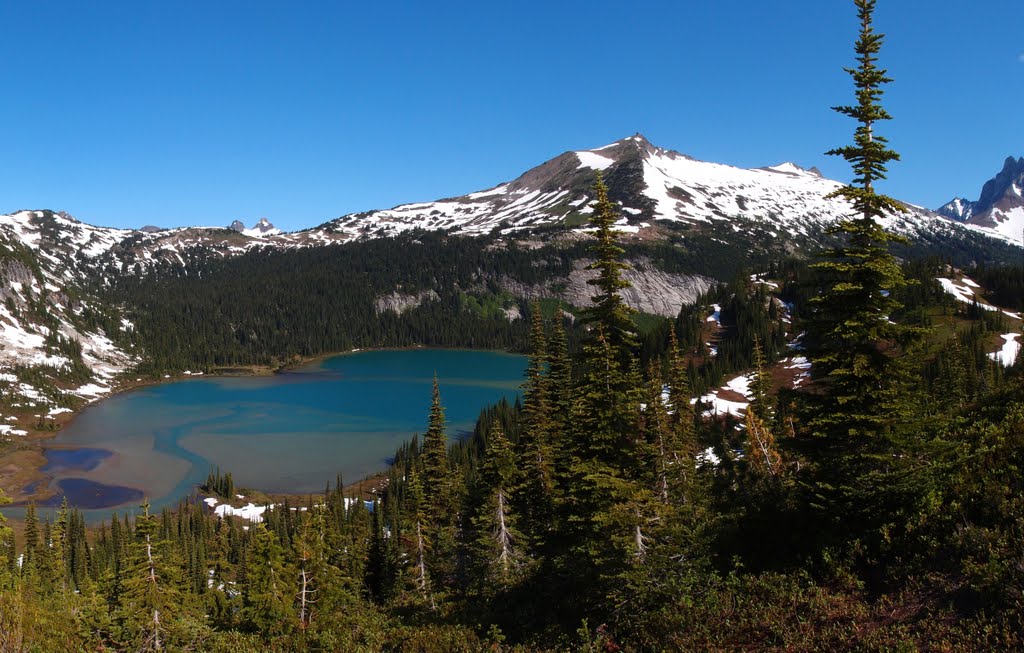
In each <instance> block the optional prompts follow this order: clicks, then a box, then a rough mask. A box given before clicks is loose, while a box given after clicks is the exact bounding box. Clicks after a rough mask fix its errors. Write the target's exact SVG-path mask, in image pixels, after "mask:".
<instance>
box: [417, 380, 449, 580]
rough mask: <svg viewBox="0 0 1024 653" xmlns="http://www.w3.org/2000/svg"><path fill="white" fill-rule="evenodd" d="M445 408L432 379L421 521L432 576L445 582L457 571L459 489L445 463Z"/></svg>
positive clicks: (424, 445)
mask: <svg viewBox="0 0 1024 653" xmlns="http://www.w3.org/2000/svg"><path fill="white" fill-rule="evenodd" d="M445 428H446V425H445V418H444V408H443V407H442V406H441V392H440V390H439V388H438V382H437V377H436V376H435V377H434V386H433V393H432V398H431V403H430V418H429V422H428V426H427V432H426V434H425V435H424V436H423V452H422V458H423V520H422V522H421V526H422V528H423V529H424V531H425V532H424V534H423V535H424V536H425V539H424V540H423V542H424V543H426V558H427V561H428V563H429V566H430V569H431V573H432V574H433V575H434V576H435V577H437V578H439V579H447V578H449V577H451V576H452V575H453V574H454V573H455V569H456V563H457V560H456V520H457V518H458V515H457V512H458V496H457V494H458V489H457V487H456V481H457V480H458V479H457V477H456V475H455V474H453V473H452V470H451V467H450V465H449V461H448V437H447V435H446V434H445Z"/></svg>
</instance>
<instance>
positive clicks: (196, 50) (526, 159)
mask: <svg viewBox="0 0 1024 653" xmlns="http://www.w3.org/2000/svg"><path fill="white" fill-rule="evenodd" d="M875 22H876V26H877V28H878V29H879V30H880V31H882V32H885V33H886V34H887V41H886V44H885V46H884V48H883V51H882V55H881V58H882V64H883V65H884V66H886V67H888V68H889V71H890V74H891V76H892V77H893V78H894V79H895V83H894V84H892V85H891V86H890V87H889V90H888V92H887V95H886V97H885V100H884V103H885V105H886V107H887V108H888V109H889V110H890V111H891V113H893V114H894V116H895V120H894V121H892V122H891V123H888V124H887V125H885V126H884V127H883V128H882V130H881V132H882V133H883V134H885V135H888V136H889V137H890V139H891V142H892V145H893V147H894V148H895V149H896V150H897V151H899V152H900V153H901V154H902V155H903V161H902V162H900V163H896V164H893V165H892V166H891V168H890V179H889V181H888V182H887V183H886V184H885V186H884V187H883V190H885V191H886V192H888V193H889V194H891V195H894V196H897V197H899V198H901V199H904V200H907V201H910V202H913V203H916V204H922V205H925V206H928V207H932V208H934V207H935V206H937V205H939V204H941V203H943V202H945V201H946V200H947V199H949V198H950V197H952V196H953V195H955V194H961V195H966V196H968V198H970V199H976V198H977V194H978V192H979V191H980V185H981V183H982V182H984V181H985V180H986V179H988V178H989V177H991V176H992V175H993V174H994V173H995V172H996V171H997V170H998V169H999V167H1000V166H1001V165H1002V162H1003V160H1004V158H1005V157H1006V156H1008V155H1010V154H1013V155H1014V156H1022V155H1024V131H1022V129H1021V126H1022V123H1021V112H1022V110H1024V109H1022V107H1024V30H1022V29H1021V25H1022V24H1024V6H1022V5H1021V2H1020V0H975V1H974V2H965V1H962V0H931V1H925V0H880V2H879V7H878V11H877V13H876V21H875ZM0 25H3V33H2V35H0V62H2V65H0V80H2V89H3V96H2V99H0V212H9V211H13V210H16V209H21V208H52V209H64V210H67V211H69V212H71V213H72V214H74V215H75V216H77V217H78V218H79V219H81V220H84V221H87V222H91V223H94V224H101V225H110V226H136V227H137V226H142V225H144V224H157V225H161V226H174V225H184V224H205V225H226V224H228V223H229V222H231V221H232V220H234V219H241V220H243V221H245V222H246V223H247V224H251V223H252V222H254V221H255V220H256V219H258V218H259V217H264V216H265V217H267V218H269V219H270V220H271V221H272V222H274V223H275V224H277V225H278V226H280V227H282V228H286V229H299V228H303V227H308V226H313V225H315V224H319V223H320V222H323V221H325V220H328V219H331V218H333V217H337V216H339V215H342V214H345V213H350V212H354V211H362V210H368V209H373V208H388V207H391V206H394V205H396V204H400V203H404V202H410V201H424V200H431V199H436V198H440V197H446V196H453V195H461V194H463V193H466V192H470V191H474V190H479V189H482V188H486V187H490V186H492V185H495V184H497V183H499V182H502V181H507V180H509V179H511V178H514V177H515V176H517V175H518V174H519V173H521V172H523V171H524V170H526V169H528V168H529V167H532V166H533V165H536V164H539V163H541V162H543V161H544V160H546V159H548V158H550V157H552V156H555V155H557V154H559V153H561V152H563V151H565V150H571V149H587V148H593V147H598V146H600V145H604V144H606V143H608V142H611V141H613V140H616V139H618V138H622V137H625V136H628V135H631V134H633V133H634V132H638V131H639V132H642V133H644V134H645V135H646V136H647V137H648V138H649V139H650V140H651V141H652V142H654V143H655V144H656V145H660V146H662V147H666V148H671V149H676V150H679V151H681V152H684V153H687V154H690V155H691V156H694V157H697V158H700V159H705V160H711V161H717V162H722V163H729V164H733V165H739V166H744V167H753V166H761V165H770V164H774V163H778V162H781V161H785V160H790V161H794V162H796V163H799V164H801V165H805V166H812V165H816V166H818V167H819V168H821V169H822V170H823V171H824V172H825V173H826V174H827V175H828V176H830V177H833V178H837V179H840V180H847V179H848V178H849V177H850V173H849V170H848V168H847V167H846V165H845V164H844V163H843V162H842V161H841V160H839V159H836V158H830V157H825V156H823V155H822V152H824V151H825V150H827V149H829V148H831V147H833V146H837V145H843V144H845V143H847V142H848V141H849V140H850V134H851V132H852V129H853V124H852V122H851V121H850V120H849V119H847V118H844V117H842V116H839V115H838V114H834V113H832V112H831V111H830V110H829V107H830V106H832V105H834V104H840V103H847V102H849V101H851V99H852V86H851V83H850V80H849V78H848V76H847V75H846V74H845V73H843V72H842V70H841V68H842V66H844V65H851V64H852V57H853V54H852V42H853V39H854V37H855V32H856V22H855V15H854V9H853V5H852V2H846V1H843V0H789V1H787V2H764V1H763V0H756V1H755V0H733V1H732V2H696V1H678V0H664V1H662V2H643V1H641V0H633V1H631V2H622V1H621V0H620V1H616V2H604V1H602V0H592V1H589V2H575V1H562V0H547V1H545V2H520V3H492V2H480V1H479V0H475V1H473V2H464V3H449V2H430V3H427V2H393V1H392V2H311V1H301V2H281V1H275V2H252V1H247V2H230V1H226V0H216V1H213V2H196V1H192V2H190V1H185V2H138V1H137V0H133V1H132V2H104V1H101V0H97V1H96V2H80V1H75V2H45V3H43V2H38V3H37V2H9V3H3V4H2V5H0Z"/></svg>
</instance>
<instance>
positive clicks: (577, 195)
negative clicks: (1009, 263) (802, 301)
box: [311, 134, 962, 239]
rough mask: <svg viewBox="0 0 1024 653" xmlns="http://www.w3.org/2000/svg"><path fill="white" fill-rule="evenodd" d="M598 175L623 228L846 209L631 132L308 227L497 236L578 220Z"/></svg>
mask: <svg viewBox="0 0 1024 653" xmlns="http://www.w3.org/2000/svg"><path fill="white" fill-rule="evenodd" d="M597 172H601V174H602V176H603V178H604V180H605V182H606V183H607V185H608V187H609V195H610V197H611V198H612V199H613V200H615V201H617V202H618V203H619V205H620V210H621V212H622V216H623V217H622V220H621V221H620V228H621V229H622V230H623V231H626V232H629V233H638V232H640V231H642V230H655V231H656V228H657V227H658V226H659V225H662V226H665V225H672V224H676V225H691V226H698V227H699V226H700V225H701V224H705V225H707V224H716V223H717V224H728V223H735V224H733V228H734V229H737V230H739V229H740V228H741V226H740V224H739V223H741V222H748V223H749V222H756V223H759V224H761V225H763V226H765V227H767V228H768V233H769V234H770V235H771V236H773V237H786V236H787V235H788V236H792V235H805V236H806V235H813V234H820V233H821V232H822V230H823V227H824V226H825V225H827V224H829V223H833V222H835V221H837V220H839V219H841V218H843V217H846V216H847V215H848V214H849V213H850V206H849V204H848V203H847V202H846V201H845V200H842V199H837V198H829V197H828V195H829V194H830V193H831V192H833V191H834V190H836V189H837V188H839V187H840V186H842V184H840V183H839V182H837V181H833V180H830V179H826V178H825V177H823V176H822V175H821V173H820V172H818V171H817V170H816V169H813V168H812V169H804V168H802V167H800V166H798V165H796V164H794V163H789V162H786V163H781V164H778V165H773V166H766V167H761V168H753V169H745V168H738V167H734V166H729V165H723V164H719V163H710V162H706V161H699V160H697V159H694V158H692V157H689V156H687V155H685V154H681V153H679V152H675V151H673V150H666V149H663V148H660V147H656V146H655V145H653V144H651V143H650V142H649V141H648V140H647V139H646V138H644V137H643V136H642V135H640V134H636V135H634V136H631V137H629V138H624V139H622V140H619V141H616V142H614V143H611V144H609V145H605V146H603V147H599V148H596V149H592V150H580V151H573V152H566V153H564V154H562V155H560V156H558V157H555V158H554V159H551V160H550V161H547V162H546V163H543V164H541V165H539V166H537V167H536V168H533V169H532V170H529V171H527V172H526V173H524V174H523V175H521V176H520V177H518V178H517V179H515V180H513V181H510V182H507V183H503V184H500V185H498V186H495V187H494V188H490V189H487V190H483V191H479V192H475V193H470V194H468V195H464V196H462V197H456V198H449V199H444V200H439V201H436V202H425V203H417V204H405V205H401V206H397V207H395V208H393V209H388V210H382V211H370V212H366V213H356V214H352V215H347V216H343V217H340V218H338V219H336V220H332V221H331V222H328V223H326V224H324V225H321V226H320V227H318V228H316V229H314V230H311V231H320V232H322V233H325V234H330V235H334V236H337V235H342V234H343V235H344V236H345V237H346V238H350V239H354V238H370V237H377V236H387V235H393V234H397V233H401V232H403V231H408V230H411V229H416V228H425V229H448V230H452V231H454V232H455V233H460V234H482V233H488V232H490V231H492V230H494V229H499V230H500V231H501V232H503V233H509V232H514V231H520V230H526V229H532V228H535V227H540V226H546V225H552V224H564V225H567V226H570V227H571V226H577V225H581V224H583V223H584V222H585V221H586V216H587V214H589V213H590V212H591V211H592V208H591V206H590V203H591V201H592V200H593V197H592V190H591V188H592V186H593V183H594V180H595V178H596V174H597ZM907 209H908V210H907V212H906V213H904V214H901V215H899V216H896V219H895V220H894V223H893V228H894V229H895V230H897V231H900V232H902V233H905V234H907V235H909V236H911V237H914V236H915V235H924V234H928V235H931V236H934V235H935V233H936V232H943V233H948V234H956V233H962V228H961V227H960V226H959V225H956V224H955V223H954V222H952V221H950V220H946V219H944V218H943V217H942V216H940V215H938V214H936V213H933V212H931V211H928V210H926V209H923V208H920V207H914V206H910V205H907Z"/></svg>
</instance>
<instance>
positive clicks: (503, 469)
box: [473, 422, 523, 588]
mask: <svg viewBox="0 0 1024 653" xmlns="http://www.w3.org/2000/svg"><path fill="white" fill-rule="evenodd" d="M515 476H516V458H515V455H514V454H513V452H512V446H511V445H510V444H509V441H508V439H507V438H506V437H505V432H504V431H503V430H502V428H501V423H500V422H495V423H494V426H493V427H492V428H491V432H490V435H489V436H488V439H487V450H486V452H485V454H484V461H483V466H482V468H481V470H480V478H479V481H478V484H479V487H478V488H477V490H476V495H477V496H478V502H479V503H478V505H477V506H476V510H475V513H476V514H475V516H474V518H473V529H474V532H475V533H476V540H475V542H474V543H473V554H474V558H475V559H476V560H477V561H478V566H479V568H480V570H481V571H480V575H481V581H483V583H484V584H485V586H490V587H493V586H494V585H495V584H496V585H497V586H498V587H500V588H506V587H508V586H509V585H510V584H511V583H512V582H513V581H514V580H515V578H516V577H517V576H518V575H519V572H520V569H521V566H522V564H523V559H522V557H523V556H522V550H521V544H520V541H521V539H522V537H521V535H520V533H519V532H518V530H517V529H516V525H515V524H516V516H515V514H516V513H515V507H514V499H513V496H512V493H511V490H512V486H513V479H514V478H515Z"/></svg>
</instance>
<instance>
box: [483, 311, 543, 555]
mask: <svg viewBox="0 0 1024 653" xmlns="http://www.w3.org/2000/svg"><path fill="white" fill-rule="evenodd" d="M546 350H547V348H546V344H545V338H544V323H543V319H542V317H541V313H540V304H539V303H536V302H535V303H534V305H533V314H532V325H531V330H530V359H529V364H528V366H527V369H526V382H525V383H524V384H523V411H522V420H523V428H522V433H521V434H520V436H519V441H518V442H517V443H516V451H517V458H518V463H519V464H518V469H519V476H520V489H519V492H518V494H519V496H520V497H521V498H522V503H521V510H522V516H523V523H524V526H525V528H526V530H527V532H529V534H530V539H531V540H532V546H533V548H537V547H539V545H540V541H541V539H542V538H543V536H544V534H545V533H546V532H547V530H548V529H549V528H550V525H551V510H552V505H553V501H554V497H553V493H554V453H553V447H552V444H551V441H552V436H553V434H552V430H553V428H552V427H553V424H552V419H551V412H552V408H551V401H550V398H551V383H550V379H549V377H548V376H547V372H546V369H545V368H546V364H547V351H546ZM499 429H500V425H499ZM492 433H493V431H492ZM502 437H504V435H503V436H502ZM508 490H509V486H508V485H506V486H505V491H506V492H507V491H508Z"/></svg>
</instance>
